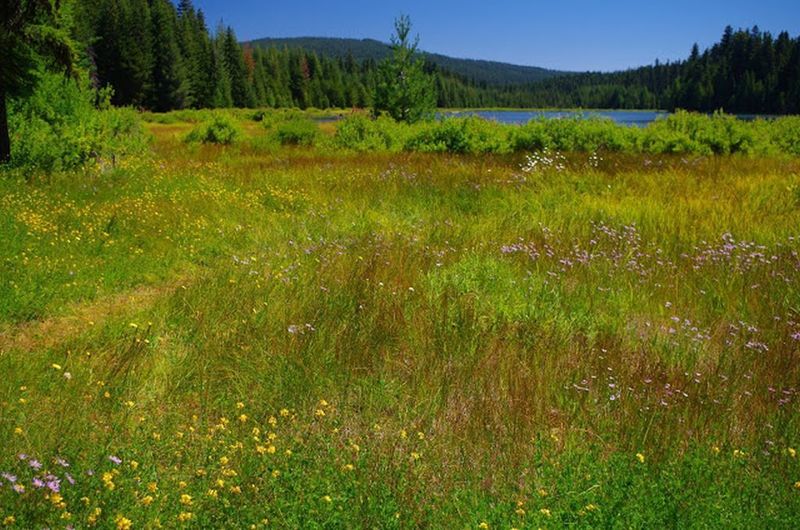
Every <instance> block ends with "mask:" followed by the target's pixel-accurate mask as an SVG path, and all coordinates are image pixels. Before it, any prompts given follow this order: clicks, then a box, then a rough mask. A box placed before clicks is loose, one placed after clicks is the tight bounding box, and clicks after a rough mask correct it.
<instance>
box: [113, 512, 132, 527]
mask: <svg viewBox="0 0 800 530" xmlns="http://www.w3.org/2000/svg"><path fill="white" fill-rule="evenodd" d="M114 522H115V523H117V530H131V528H133V521H131V520H130V519H128V518H127V517H123V516H121V515H118V516H117V518H116V519H114Z"/></svg>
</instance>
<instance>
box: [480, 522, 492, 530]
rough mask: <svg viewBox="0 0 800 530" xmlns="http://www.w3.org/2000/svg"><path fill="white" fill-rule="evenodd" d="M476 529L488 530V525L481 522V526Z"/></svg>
mask: <svg viewBox="0 0 800 530" xmlns="http://www.w3.org/2000/svg"><path fill="white" fill-rule="evenodd" d="M478 528H480V529H481V530H488V528H489V523H487V522H486V521H483V522H482V523H481V524H479V525H478Z"/></svg>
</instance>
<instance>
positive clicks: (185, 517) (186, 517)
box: [178, 512, 194, 523]
mask: <svg viewBox="0 0 800 530" xmlns="http://www.w3.org/2000/svg"><path fill="white" fill-rule="evenodd" d="M192 518H194V514H193V513H192V512H181V513H179V514H178V521H180V522H182V523H185V522H187V521H191V520H192Z"/></svg>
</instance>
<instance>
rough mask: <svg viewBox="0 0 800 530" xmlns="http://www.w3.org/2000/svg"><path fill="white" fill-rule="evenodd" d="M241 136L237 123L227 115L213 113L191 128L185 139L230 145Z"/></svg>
mask: <svg viewBox="0 0 800 530" xmlns="http://www.w3.org/2000/svg"><path fill="white" fill-rule="evenodd" d="M239 136H241V130H240V129H239V125H238V124H237V123H236V122H235V121H234V120H233V119H232V118H231V117H230V116H228V115H226V114H222V113H215V114H213V115H212V117H211V119H210V120H209V121H206V122H204V123H201V124H200V125H198V126H197V127H195V128H194V129H192V130H191V131H190V132H189V134H188V135H186V138H185V140H186V141H187V142H200V143H204V144H221V145H230V144H232V143H233V142H235V141H236V140H237V139H238V138H239Z"/></svg>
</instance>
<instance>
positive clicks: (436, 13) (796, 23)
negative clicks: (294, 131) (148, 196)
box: [194, 0, 800, 70]
mask: <svg viewBox="0 0 800 530" xmlns="http://www.w3.org/2000/svg"><path fill="white" fill-rule="evenodd" d="M194 3H195V5H196V6H198V7H199V8H201V9H202V10H203V11H204V12H205V14H206V18H207V20H208V22H209V24H210V25H212V26H214V25H216V23H217V22H219V21H220V20H224V22H225V24H228V25H231V26H233V28H234V29H235V30H236V32H237V35H238V36H239V38H240V39H242V40H248V39H255V38H259V37H300V36H315V37H316V36H322V37H353V38H374V39H379V40H383V41H388V38H389V35H390V34H391V30H392V21H393V19H394V17H396V16H397V15H398V14H408V15H410V16H411V20H412V22H413V23H414V31H415V32H416V33H419V35H420V39H421V40H420V47H421V48H422V49H424V50H427V51H431V52H436V53H443V54H446V55H452V56H454V57H468V58H474V59H490V60H496V61H504V62H510V63H516V64H527V65H534V66H543V67H546V68H555V69H561V70H616V69H622V68H627V67H631V66H639V65H643V64H650V63H652V62H653V61H654V60H655V59H656V58H658V59H661V60H662V61H663V60H673V59H681V58H684V57H686V56H687V55H688V54H689V50H690V49H691V46H692V44H693V43H694V42H697V43H698V44H699V45H700V47H701V49H702V48H704V47H706V46H708V45H711V44H713V43H714V42H715V41H717V40H719V37H720V35H721V34H722V30H723V29H724V27H725V26H726V25H727V24H730V25H731V26H733V27H734V28H738V27H747V28H749V27H752V26H753V25H758V26H759V28H761V29H762V30H763V31H770V32H772V33H773V34H777V33H778V32H780V31H781V30H787V31H789V33H790V34H791V35H792V36H797V35H798V34H800V0H669V1H662V0H619V1H600V0H561V1H559V0H549V1H543V0H528V1H524V0H517V1H512V0H494V1H485V0H484V1H475V0H427V1H425V0H405V1H395V0H373V1H367V0H337V1H330V0H328V1H324V0H288V1H287V0H195V2H194Z"/></svg>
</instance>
